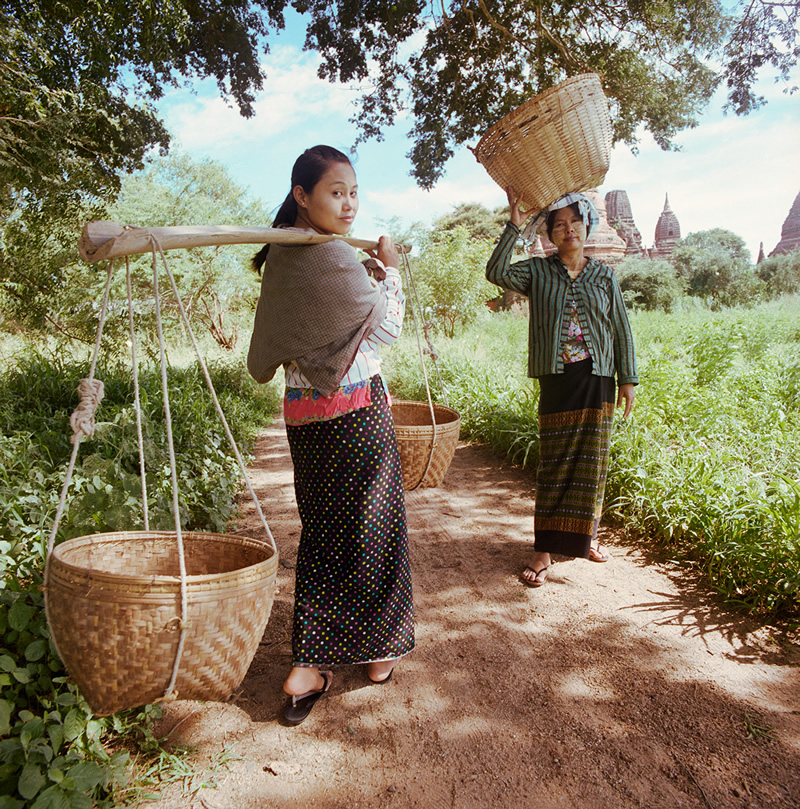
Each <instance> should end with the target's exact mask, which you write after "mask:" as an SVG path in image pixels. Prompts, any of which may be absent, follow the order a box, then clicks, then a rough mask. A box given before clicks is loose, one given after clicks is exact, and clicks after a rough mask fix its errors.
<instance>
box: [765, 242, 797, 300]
mask: <svg viewBox="0 0 800 809" xmlns="http://www.w3.org/2000/svg"><path fill="white" fill-rule="evenodd" d="M756 275H757V276H758V277H759V279H761V281H762V282H763V283H764V286H765V287H766V292H767V296H768V297H770V298H778V297H780V296H781V295H793V294H797V293H798V292H800V250H792V251H791V252H789V253H779V254H777V255H774V256H770V257H769V258H765V259H764V260H763V261H762V262H761V263H760V264H758V265H757V266H756Z"/></svg>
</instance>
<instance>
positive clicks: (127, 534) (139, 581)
mask: <svg viewBox="0 0 800 809" xmlns="http://www.w3.org/2000/svg"><path fill="white" fill-rule="evenodd" d="M176 536H177V532H176V531H107V532H104V533H99V534H85V535H83V536H78V537H70V538H69V539H65V540H64V541H63V542H60V543H59V544H58V545H56V546H55V547H54V548H53V550H52V552H51V553H50V562H51V564H52V563H56V565H57V566H58V567H59V568H60V569H61V570H68V571H72V572H74V573H76V574H78V575H82V576H91V577H94V578H98V579H100V578H102V579H107V580H109V581H112V580H113V581H118V582H125V583H127V584H131V585H140V586H141V585H146V584H151V585H153V586H155V585H162V586H164V585H174V584H176V583H178V584H179V583H180V581H181V577H180V576H168V575H166V574H163V573H153V574H147V575H142V574H139V573H137V574H131V573H125V572H122V571H109V570H104V569H103V568H97V567H87V566H85V565H79V564H75V563H74V562H70V561H67V560H66V559H64V558H63V556H61V554H60V553H59V551H60V550H61V549H65V550H70V548H71V547H72V546H74V545H77V544H90V543H91V542H95V541H98V540H99V542H100V543H102V542H104V541H109V542H110V541H116V542H119V541H120V540H122V541H125V540H131V541H135V540H142V539H167V538H170V537H176ZM182 536H183V538H184V539H189V540H199V539H212V540H213V539H224V540H225V541H230V539H232V538H233V539H236V540H244V542H239V543H238V544H240V545H241V544H245V545H250V546H251V547H256V546H258V547H263V548H264V550H265V551H267V552H268V554H269V555H268V556H267V558H266V559H262V560H261V561H259V562H255V563H254V564H251V565H245V566H244V567H239V568H235V569H234V570H230V571H225V572H222V573H202V574H187V575H186V582H187V584H191V585H203V584H207V583H211V582H215V581H219V580H220V579H221V578H223V577H232V576H237V575H242V574H243V573H245V572H249V573H253V572H255V571H256V570H257V569H258V568H259V567H264V568H269V567H271V566H274V567H275V568H276V570H277V565H278V556H279V554H278V552H277V551H275V550H273V548H272V546H271V545H270V544H269V543H268V542H264V541H262V540H259V539H254V538H253V537H248V536H242V535H240V534H220V533H214V532H211V531H183V532H182ZM232 544H237V543H232ZM50 567H51V566H50V565H49V566H48V572H51V571H50ZM55 575H59V574H55ZM268 575H272V574H271V573H269V574H268Z"/></svg>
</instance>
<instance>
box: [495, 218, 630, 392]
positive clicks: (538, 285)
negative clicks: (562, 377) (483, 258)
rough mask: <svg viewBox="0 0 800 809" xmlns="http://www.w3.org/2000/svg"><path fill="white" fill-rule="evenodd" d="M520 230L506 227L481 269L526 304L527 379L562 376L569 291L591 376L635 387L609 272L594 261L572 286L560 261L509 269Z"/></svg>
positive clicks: (625, 326) (624, 320) (620, 305)
mask: <svg viewBox="0 0 800 809" xmlns="http://www.w3.org/2000/svg"><path fill="white" fill-rule="evenodd" d="M518 236H519V228H518V227H517V226H516V225H514V224H512V223H511V222H509V223H508V225H506V229H505V230H504V231H503V235H502V236H501V237H500V241H499V242H498V243H497V247H495V249H494V252H493V253H492V256H491V258H490V259H489V263H488V264H487V265H486V278H487V280H489V281H491V282H492V283H493V284H497V286H500V287H503V288H505V289H510V290H512V291H514V292H519V293H520V294H522V295H526V296H527V297H528V301H529V303H530V331H529V335H528V376H530V377H540V376H544V375H545V374H560V373H563V372H564V360H563V359H562V358H561V347H562V346H563V344H564V341H565V340H566V337H567V329H568V327H569V314H570V312H569V304H568V302H567V297H568V296H567V292H568V291H569V287H570V284H572V285H573V291H574V294H575V299H576V301H577V304H578V320H579V322H580V324H581V329H582V330H583V336H584V339H585V340H586V348H587V349H588V351H589V355H590V356H591V358H592V373H593V374H596V375H598V376H610V377H613V376H614V375H615V374H616V377H617V384H618V385H625V384H627V383H632V384H634V385H637V384H638V383H639V378H638V377H637V375H636V357H635V355H634V348H633V335H632V334H631V326H630V322H629V321H628V313H627V312H626V310H625V302H624V300H623V299H622V291H621V290H620V288H619V283H618V282H617V279H616V278H615V276H614V271H613V270H612V269H611V267H609V266H608V265H606V264H603V263H602V262H600V261H595V260H594V259H591V258H590V259H589V263H588V264H587V265H586V266H585V267H584V268H583V270H582V271H581V273H580V274H579V275H578V277H577V278H576V279H574V280H572V279H571V278H570V277H569V273H568V272H567V268H566V267H565V266H564V264H563V263H562V262H561V259H559V257H558V256H557V255H556V254H555V253H554V254H553V255H552V256H548V257H547V258H534V257H532V258H527V259H525V260H524V261H515V262H514V263H511V254H512V252H513V250H514V244H515V243H516V241H517V238H518Z"/></svg>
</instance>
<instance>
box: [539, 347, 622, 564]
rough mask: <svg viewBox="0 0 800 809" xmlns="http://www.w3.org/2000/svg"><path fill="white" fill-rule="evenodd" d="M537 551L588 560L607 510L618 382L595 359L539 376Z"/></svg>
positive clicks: (569, 364) (571, 364) (568, 364)
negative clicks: (596, 369)
mask: <svg viewBox="0 0 800 809" xmlns="http://www.w3.org/2000/svg"><path fill="white" fill-rule="evenodd" d="M539 387H540V397H539V466H538V470H537V478H536V505H535V509H534V534H535V549H536V550H537V551H541V552H546V553H560V554H564V555H565V556H578V557H582V558H584V559H585V558H588V556H589V547H590V545H591V542H592V539H593V538H594V537H595V536H596V535H597V528H598V525H599V524H600V516H601V514H602V510H603V497H604V495H605V488H606V477H607V475H608V452H609V443H610V438H611V424H612V421H613V418H614V397H615V385H614V380H613V379H612V378H611V377H606V376H595V375H593V374H592V360H591V359H587V360H582V361H581V362H573V363H567V364H566V365H565V366H564V373H563V374H549V375H547V376H543V377H540V378H539Z"/></svg>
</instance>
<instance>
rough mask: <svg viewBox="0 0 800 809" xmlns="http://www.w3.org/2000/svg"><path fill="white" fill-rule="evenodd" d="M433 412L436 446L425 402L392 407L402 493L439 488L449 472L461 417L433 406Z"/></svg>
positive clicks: (428, 409)
mask: <svg viewBox="0 0 800 809" xmlns="http://www.w3.org/2000/svg"><path fill="white" fill-rule="evenodd" d="M433 412H434V416H435V419H436V434H435V439H436V440H435V445H434V429H433V421H432V420H431V408H430V405H429V404H428V403H427V402H409V401H402V400H401V401H395V402H393V403H392V417H393V418H394V430H395V434H396V435H397V446H398V448H399V450H400V464H401V466H402V468H403V488H404V489H417V488H421V487H422V488H424V487H435V486H438V485H439V484H440V483H441V482H442V479H443V478H444V476H445V473H446V472H447V470H448V469H449V468H450V462H451V461H452V460H453V455H454V454H455V451H456V446H457V445H458V435H459V432H460V430H461V416H460V415H459V414H458V413H457V412H456V411H455V410H452V409H451V408H449V407H445V406H444V405H439V404H435V405H433Z"/></svg>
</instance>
